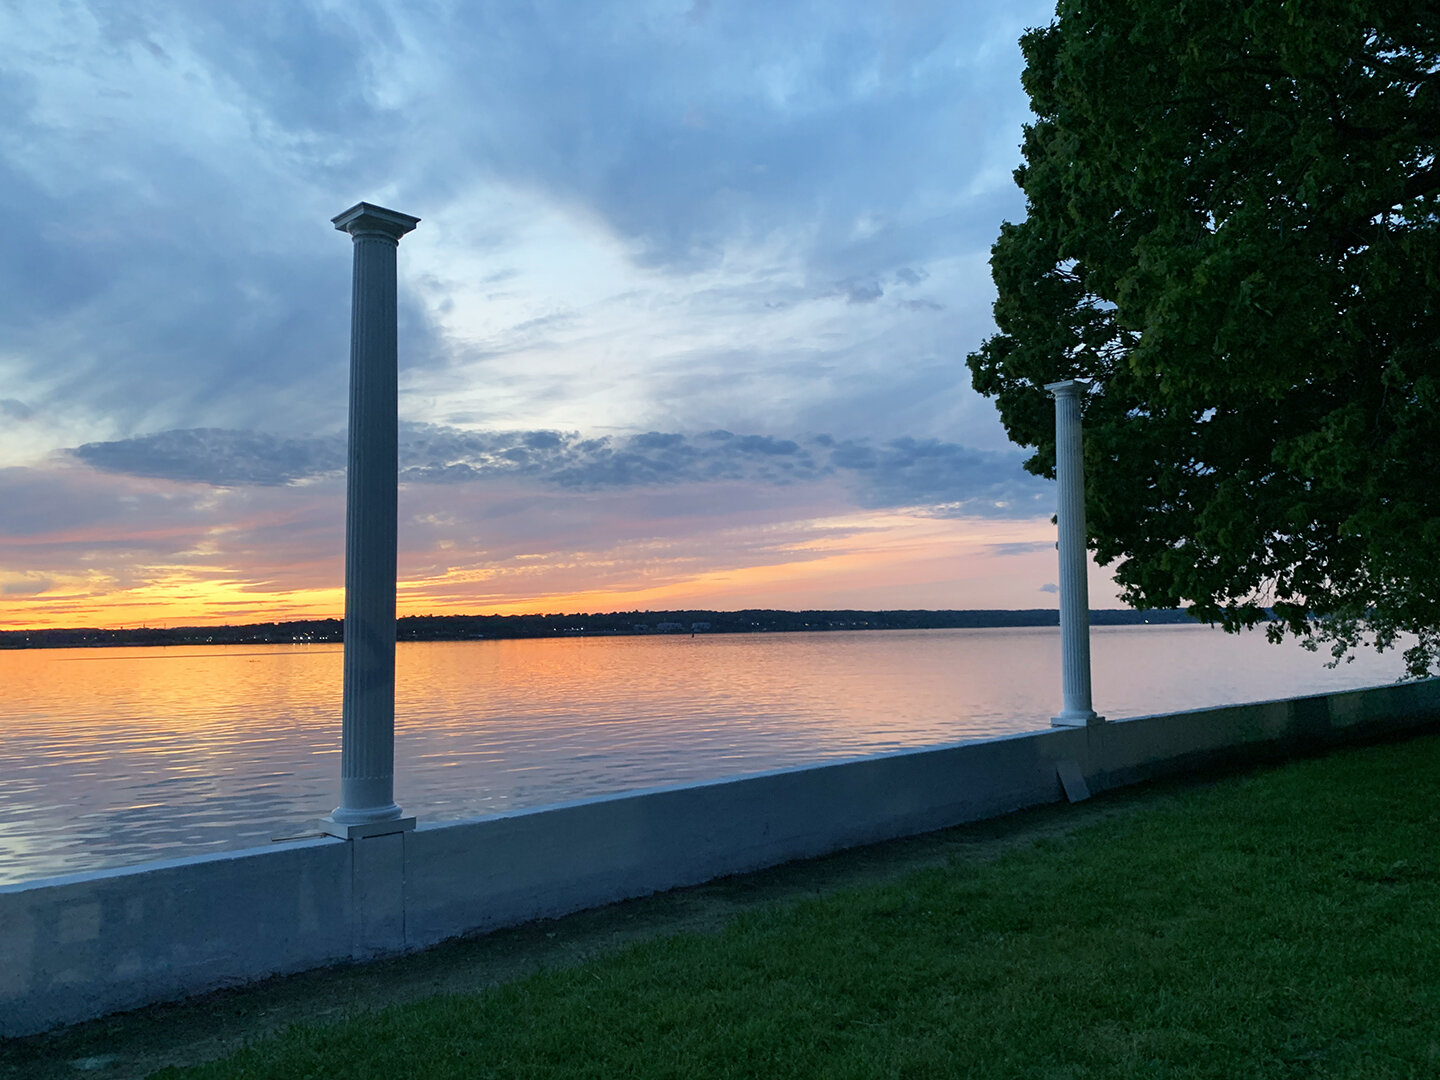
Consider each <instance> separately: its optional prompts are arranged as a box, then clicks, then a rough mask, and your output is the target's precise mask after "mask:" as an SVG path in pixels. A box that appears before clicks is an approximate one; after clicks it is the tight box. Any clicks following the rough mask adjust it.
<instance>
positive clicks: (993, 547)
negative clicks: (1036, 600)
mask: <svg viewBox="0 0 1440 1080" xmlns="http://www.w3.org/2000/svg"><path fill="white" fill-rule="evenodd" d="M1054 548H1055V541H1053V540H1027V541H1025V542H1023V543H1018V544H988V545H986V548H985V550H986V551H988V552H989V553H990V554H991V555H998V556H1000V557H1001V558H1004V557H1005V556H1008V555H1030V554H1033V553H1034V552H1036V551H1052V550H1054ZM1047 588H1048V587H1047ZM1042 591H1045V590H1042Z"/></svg>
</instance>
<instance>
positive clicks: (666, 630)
mask: <svg viewBox="0 0 1440 1080" xmlns="http://www.w3.org/2000/svg"><path fill="white" fill-rule="evenodd" d="M655 629H656V630H658V631H660V633H662V634H678V633H680V632H681V631H682V630H684V629H685V624H684V623H678V622H662V623H656V624H655Z"/></svg>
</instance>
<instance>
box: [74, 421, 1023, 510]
mask: <svg viewBox="0 0 1440 1080" xmlns="http://www.w3.org/2000/svg"><path fill="white" fill-rule="evenodd" d="M73 456H74V457H75V458H76V459H78V460H79V461H81V462H84V463H85V464H86V465H89V466H91V467H93V468H96V469H100V470H104V471H106V472H113V473H122V474H126V475H130V476H137V477H151V478H157V479H163V480H179V481H190V482H195V483H202V484H208V485H211V486H216V487H232V486H237V485H261V486H273V485H282V484H298V483H304V482H307V481H313V480H317V479H320V478H324V477H333V476H334V475H336V474H338V473H339V472H341V471H342V470H343V469H344V467H345V456H346V447H345V441H344V436H343V435H329V436H317V437H310V438H289V439H285V438H278V437H275V436H272V435H266V434H263V433H259V432H252V431H233V430H225V429H216V428H195V429H189V430H183V431H166V432H160V433H157V434H154V435H147V436H143V437H137V438H133V439H122V440H118V441H114V442H98V443H86V444H85V445H83V446H80V447H78V448H76V449H75V450H74V451H73ZM1020 458H1021V456H1020V454H1018V453H1016V452H1005V453H1000V452H994V451H981V450H975V449H972V448H969V447H965V446H961V445H958V444H956V443H947V442H942V441H940V440H938V439H915V438H900V439H892V440H888V441H886V442H881V443H873V442H870V441H868V440H856V439H846V440H837V439H835V438H832V437H831V436H828V435H816V436H811V437H808V438H800V439H779V438H775V437H773V436H769V435H737V434H735V433H733V432H730V431H724V430H717V431H709V432H704V433H703V434H699V435H689V436H687V435H684V434H680V433H673V432H672V433H662V432H657V431H649V432H642V433H640V434H636V435H628V436H599V437H593V438H585V437H582V436H580V435H578V434H575V433H566V432H558V431H502V432H479V431H463V430H460V429H456V428H450V427H443V426H440V425H435V424H408V425H405V426H404V427H403V428H402V434H401V439H400V479H401V482H402V483H411V484H466V483H478V482H485V481H490V480H497V479H507V480H523V481H525V482H527V483H532V484H536V485H542V486H545V487H551V488H560V489H567V490H573V491H581V492H591V491H605V490H611V489H628V488H653V487H663V486H667V485H680V484H684V485H696V484H715V483H721V482H724V483H732V484H736V483H740V484H753V485H765V486H775V485H793V484H804V483H816V482H820V481H823V480H826V479H829V478H836V479H838V480H840V481H841V482H842V483H843V484H844V485H845V486H846V487H847V488H848V489H849V490H850V491H852V492H853V493H854V496H855V502H856V505H858V506H860V507H864V508H866V509H876V508H884V507H923V508H925V509H926V510H927V511H928V512H930V513H935V514H940V515H951V516H960V515H964V516H970V517H1030V516H1034V515H1035V514H1038V513H1042V512H1044V511H1045V509H1046V508H1047V507H1048V505H1049V504H1048V502H1047V500H1048V499H1050V498H1051V495H1050V490H1049V488H1050V485H1048V484H1046V483H1044V482H1042V481H1040V480H1038V479H1036V478H1035V477H1032V476H1030V475H1028V474H1027V473H1025V472H1024V471H1023V470H1022V469H1021V468H1020Z"/></svg>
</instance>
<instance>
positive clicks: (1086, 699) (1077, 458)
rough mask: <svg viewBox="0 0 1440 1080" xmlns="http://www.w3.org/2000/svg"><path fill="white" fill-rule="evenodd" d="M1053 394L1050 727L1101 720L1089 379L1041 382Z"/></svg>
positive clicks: (1094, 722)
mask: <svg viewBox="0 0 1440 1080" xmlns="http://www.w3.org/2000/svg"><path fill="white" fill-rule="evenodd" d="M1045 389H1046V390H1048V391H1049V392H1050V396H1051V397H1053V398H1054V399H1055V479H1056V481H1058V484H1059V489H1060V490H1059V506H1058V507H1057V509H1056V514H1055V517H1056V521H1057V524H1058V527H1059V543H1058V544H1056V547H1057V548H1058V549H1059V552H1060V669H1061V689H1062V691H1063V694H1064V704H1063V707H1062V708H1061V710H1060V715H1059V716H1055V717H1051V719H1050V723H1051V725H1052V726H1053V727H1084V726H1086V725H1087V724H1098V723H1101V722H1103V721H1104V719H1105V718H1104V717H1103V716H1097V715H1096V714H1095V710H1094V708H1093V707H1092V706H1091V703H1090V584H1089V580H1088V578H1087V576H1086V564H1087V562H1088V557H1087V554H1086V551H1085V459H1084V455H1083V452H1082V443H1081V435H1080V400H1081V398H1083V397H1084V396H1085V391H1086V390H1087V389H1089V384H1088V383H1084V382H1080V381H1078V380H1076V379H1069V380H1066V381H1065V382H1057V383H1050V384H1049V385H1048V386H1046V387H1045Z"/></svg>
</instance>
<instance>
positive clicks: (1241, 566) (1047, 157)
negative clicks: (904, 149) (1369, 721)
mask: <svg viewBox="0 0 1440 1080" xmlns="http://www.w3.org/2000/svg"><path fill="white" fill-rule="evenodd" d="M1021 44H1022V47H1023V49H1024V52H1025V58H1026V61H1027V67H1026V70H1025V74H1024V85H1025V89H1026V90H1027V92H1028V93H1029V95H1030V99H1031V103H1032V108H1033V110H1034V113H1035V116H1036V119H1035V122H1034V123H1033V124H1031V125H1029V126H1028V127H1027V128H1026V131H1025V139H1024V146H1023V150H1024V165H1023V166H1022V167H1021V168H1020V169H1018V170H1017V171H1016V174H1015V175H1016V180H1017V182H1018V183H1019V184H1020V186H1021V187H1022V188H1023V189H1024V191H1025V195H1026V199H1027V216H1026V219H1025V221H1023V222H1022V223H1020V224H1010V223H1006V224H1005V225H1004V226H1003V227H1002V229H1001V234H1000V238H999V240H998V241H997V243H996V244H995V247H994V250H993V258H992V263H991V265H992V269H993V273H994V279H995V283H996V285H997V287H998V290H999V299H998V300H997V302H996V304H995V319H996V323H997V325H998V327H999V333H997V334H996V335H994V336H993V337H991V338H990V339H989V340H987V341H986V342H985V343H984V344H983V346H982V347H981V348H980V349H979V350H978V351H977V352H975V353H973V354H972V355H971V356H970V358H969V365H970V368H971V371H972V373H973V381H974V385H975V387H976V389H977V390H979V391H980V392H981V393H983V394H987V395H992V396H994V397H995V398H996V400H997V404H998V406H999V409H1000V413H1001V416H1002V418H1003V420H1004V422H1005V425H1006V428H1007V430H1008V431H1009V433H1010V436H1011V438H1012V439H1014V440H1015V441H1016V442H1018V443H1021V444H1022V445H1027V446H1032V447H1035V449H1036V452H1035V454H1034V455H1033V457H1032V458H1031V459H1030V461H1029V462H1028V467H1029V468H1031V469H1032V471H1035V472H1038V473H1042V474H1045V475H1052V474H1053V461H1054V431H1053V426H1054V419H1053V417H1054V411H1053V405H1052V403H1051V402H1050V400H1049V399H1048V397H1047V396H1046V395H1045V393H1044V392H1043V390H1042V389H1041V388H1042V386H1043V385H1044V384H1045V383H1047V382H1053V381H1056V380H1059V379H1064V378H1081V379H1088V380H1091V382H1092V388H1091V392H1090V393H1089V395H1088V396H1087V399H1086V402H1085V412H1084V415H1085V424H1086V448H1085V460H1086V474H1087V475H1086V483H1087V514H1088V522H1087V524H1088V527H1089V530H1090V536H1091V544H1092V546H1093V548H1094V550H1095V552H1096V556H1097V558H1098V559H1099V561H1100V562H1101V563H1111V562H1114V561H1116V560H1119V561H1118V565H1117V567H1116V571H1115V576H1116V579H1117V581H1118V582H1119V583H1120V585H1121V586H1122V589H1123V595H1124V598H1125V599H1126V600H1127V601H1129V602H1130V603H1133V604H1136V605H1137V606H1142V607H1173V606H1176V605H1178V604H1181V603H1189V604H1190V605H1191V606H1192V611H1193V612H1194V613H1195V614H1197V615H1198V616H1200V617H1202V618H1204V619H1207V620H1209V621H1212V622H1219V623H1221V624H1222V625H1224V626H1225V627H1226V628H1227V629H1231V630H1234V629H1239V628H1242V627H1245V626H1250V625H1254V624H1256V623H1258V622H1261V621H1263V620H1264V619H1265V618H1266V609H1267V608H1270V609H1273V611H1274V613H1275V615H1276V616H1278V620H1279V621H1278V622H1276V623H1273V624H1271V633H1272V636H1275V637H1278V636H1280V635H1282V634H1283V632H1284V631H1285V630H1286V629H1288V630H1290V631H1292V632H1294V633H1296V634H1297V635H1301V636H1303V637H1306V638H1307V639H1308V640H1310V641H1312V642H1318V641H1323V642H1327V643H1329V644H1330V645H1331V646H1332V649H1333V651H1334V653H1335V655H1336V656H1337V657H1339V656H1342V655H1344V654H1345V653H1346V651H1347V650H1348V649H1350V648H1351V647H1353V646H1354V645H1355V644H1357V643H1358V642H1360V641H1364V640H1371V641H1374V642H1375V643H1377V644H1378V645H1380V646H1381V647H1390V646H1393V645H1396V644H1397V642H1399V641H1401V640H1404V642H1405V645H1406V659H1407V664H1408V668H1409V670H1410V672H1411V673H1412V674H1421V673H1424V672H1425V671H1426V670H1428V668H1429V667H1430V666H1431V665H1432V664H1433V663H1434V662H1435V660H1436V657H1437V653H1440V573H1437V568H1440V415H1437V407H1440V309H1437V303H1440V299H1437V298H1440V166H1437V162H1436V155H1435V146H1436V138H1437V135H1440V9H1437V6H1436V5H1435V4H1434V3H1421V4H1406V3H1384V2H1379V0H1304V2H1278V0H1268V2H1267V0H1258V2H1253V3H1241V2H1238V0H1229V2H1222V0H1200V2H1194V0H1061V3H1060V5H1059V8H1058V11H1057V16H1056V19H1055V21H1054V22H1052V23H1051V25H1050V26H1048V27H1046V28H1042V29H1037V30H1032V31H1030V32H1029V33H1027V34H1026V35H1025V37H1024V38H1023V39H1022V42H1021ZM1402 635H1414V636H1415V640H1414V643H1413V645H1412V644H1410V639H1408V638H1403V639H1402Z"/></svg>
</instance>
